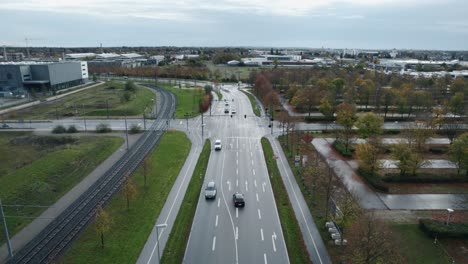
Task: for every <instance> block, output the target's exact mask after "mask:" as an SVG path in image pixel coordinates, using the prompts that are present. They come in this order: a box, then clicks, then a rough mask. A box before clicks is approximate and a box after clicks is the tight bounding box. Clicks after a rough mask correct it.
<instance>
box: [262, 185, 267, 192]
mask: <svg viewBox="0 0 468 264" xmlns="http://www.w3.org/2000/svg"><path fill="white" fill-rule="evenodd" d="M265 185H266V183H262V188H263V192H265Z"/></svg>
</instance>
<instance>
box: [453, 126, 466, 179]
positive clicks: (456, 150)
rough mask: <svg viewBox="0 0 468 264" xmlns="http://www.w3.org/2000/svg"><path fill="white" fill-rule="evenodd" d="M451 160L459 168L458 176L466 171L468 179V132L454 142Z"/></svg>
mask: <svg viewBox="0 0 468 264" xmlns="http://www.w3.org/2000/svg"><path fill="white" fill-rule="evenodd" d="M450 159H451V160H452V161H453V162H454V163H455V164H456V166H457V174H458V175H460V174H461V172H462V171H465V177H468V132H465V133H463V134H461V135H460V136H459V137H458V138H457V139H455V140H454V141H453V143H452V145H451V146H450Z"/></svg>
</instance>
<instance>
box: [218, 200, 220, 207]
mask: <svg viewBox="0 0 468 264" xmlns="http://www.w3.org/2000/svg"><path fill="white" fill-rule="evenodd" d="M220 204H221V199H218V207H219V205H220Z"/></svg>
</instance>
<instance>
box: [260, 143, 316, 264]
mask: <svg viewBox="0 0 468 264" xmlns="http://www.w3.org/2000/svg"><path fill="white" fill-rule="evenodd" d="M261 142H262V148H263V152H264V154H265V162H266V164H267V169H268V174H269V176H270V182H271V187H272V189H273V194H274V197H275V202H276V205H277V209H278V215H279V217H280V221H281V228H282V230H283V235H284V240H285V242H286V248H287V250H288V255H289V261H290V263H298V264H300V263H312V261H311V260H310V256H309V252H308V251H307V247H306V245H305V244H304V238H303V237H302V233H301V229H300V228H299V223H298V222H297V219H296V215H295V213H294V210H293V208H292V205H291V202H290V201H289V197H288V193H287V191H286V187H285V186H284V182H283V180H282V178H281V174H280V172H279V169H278V165H277V163H276V159H275V158H274V152H273V149H272V147H271V144H270V142H269V141H268V139H266V138H262V140H261Z"/></svg>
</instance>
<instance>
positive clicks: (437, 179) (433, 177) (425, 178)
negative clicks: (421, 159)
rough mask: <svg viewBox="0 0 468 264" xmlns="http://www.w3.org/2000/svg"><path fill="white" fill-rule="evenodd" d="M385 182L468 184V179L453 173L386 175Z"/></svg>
mask: <svg viewBox="0 0 468 264" xmlns="http://www.w3.org/2000/svg"><path fill="white" fill-rule="evenodd" d="M382 180H383V181H384V182H408V183H451V182H468V178H466V177H460V176H457V175H456V174H453V173H447V174H417V176H410V175H400V174H399V173H386V174H385V176H384V177H383V178H382Z"/></svg>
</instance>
